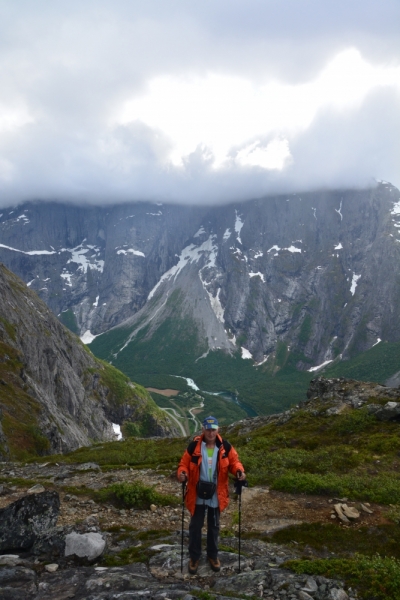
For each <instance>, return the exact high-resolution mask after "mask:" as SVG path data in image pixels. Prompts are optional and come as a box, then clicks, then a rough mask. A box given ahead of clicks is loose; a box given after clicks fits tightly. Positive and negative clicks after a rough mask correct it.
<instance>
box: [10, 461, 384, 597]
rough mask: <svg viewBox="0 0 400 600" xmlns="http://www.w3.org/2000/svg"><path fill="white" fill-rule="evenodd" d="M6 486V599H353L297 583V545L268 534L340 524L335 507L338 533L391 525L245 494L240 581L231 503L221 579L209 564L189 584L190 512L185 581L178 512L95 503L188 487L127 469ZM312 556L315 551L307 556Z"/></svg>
mask: <svg viewBox="0 0 400 600" xmlns="http://www.w3.org/2000/svg"><path fill="white" fill-rule="evenodd" d="M0 478H1V481H2V482H3V483H2V484H0V599H1V600H3V599H4V600H6V599H10V600H11V598H12V599H13V600H14V599H19V598H21V600H22V599H24V600H25V599H26V598H32V599H34V600H39V599H44V598H52V599H54V600H58V599H60V600H61V599H67V598H74V599H77V600H78V599H87V600H111V599H114V598H119V599H121V600H127V599H128V598H129V599H130V598H139V597H140V598H152V599H154V600H162V599H165V600H166V599H168V598H185V600H190V598H192V597H199V594H200V596H201V593H203V594H204V592H208V593H209V594H211V597H214V596H215V597H217V598H221V599H222V598H233V597H241V596H242V595H250V596H255V597H259V598H261V597H265V598H271V599H276V600H277V599H282V598H285V599H288V600H294V599H300V600H307V599H310V598H315V599H317V600H346V599H347V598H356V593H355V592H354V591H352V590H346V591H345V590H344V589H343V584H342V583H341V582H337V581H332V580H327V579H325V578H323V577H315V578H313V577H307V576H305V575H295V574H294V573H292V572H291V571H289V570H287V569H284V568H282V567H281V565H282V564H283V563H284V562H285V561H286V560H288V559H291V558H296V557H299V556H300V551H299V550H297V549H296V545H295V544H291V545H290V547H288V546H279V545H277V544H275V543H271V542H270V541H269V540H268V534H271V533H273V532H274V531H276V530H278V529H282V528H284V527H286V526H288V525H291V524H296V523H301V522H308V523H311V522H325V523H327V522H331V521H333V520H335V521H338V519H339V518H340V519H341V517H340V515H339V513H340V512H341V509H338V508H337V507H338V506H341V507H343V506H345V507H347V509H348V510H350V513H349V514H351V511H353V513H354V514H353V517H352V518H351V519H349V520H348V524H347V525H346V523H341V526H348V527H359V526H361V525H366V524H367V525H369V526H374V525H377V524H380V523H384V522H385V514H384V510H383V509H382V508H381V507H380V506H378V505H368V506H365V505H364V506H363V507H361V506H360V505H359V504H355V503H351V502H348V501H347V499H343V498H342V499H334V498H327V497H318V496H300V495H299V496H295V495H291V494H284V493H279V492H275V491H271V490H269V489H268V488H266V487H253V488H248V489H244V491H243V496H242V503H241V524H242V526H241V531H242V534H243V535H242V539H241V571H240V573H239V572H238V566H239V565H238V537H237V530H238V525H237V516H238V502H235V500H234V499H233V500H232V501H231V504H230V506H229V507H228V509H227V510H226V511H225V512H224V513H223V514H222V516H221V549H222V551H221V553H220V559H221V564H222V568H221V571H220V572H219V573H214V572H212V571H211V570H210V568H209V566H208V565H207V564H206V562H205V560H204V559H203V561H202V562H201V565H200V568H199V571H198V574H197V575H196V576H190V575H189V574H188V572H187V560H188V556H187V550H186V545H187V527H188V523H189V513H188V512H187V511H186V510H185V513H184V538H185V539H184V555H183V571H182V572H181V518H182V511H181V506H180V505H179V504H178V505H177V506H175V507H171V506H166V507H161V506H160V507H158V506H155V505H152V506H151V507H150V509H149V510H135V509H124V508H118V507H116V506H114V505H112V504H111V503H109V502H106V503H100V502H95V501H94V500H93V499H92V498H91V495H90V494H91V491H93V490H100V489H101V488H103V487H105V486H108V485H110V484H111V483H116V482H135V481H136V482H137V481H141V482H143V483H144V484H146V485H151V486H155V489H156V490H157V491H158V492H162V493H168V494H173V495H176V496H177V497H178V498H179V499H180V498H181V487H180V485H179V484H177V482H176V480H175V478H174V477H173V475H172V474H171V476H165V475H162V474H159V473H157V471H153V470H139V471H137V470H132V469H129V468H126V469H123V470H112V471H105V472H103V471H102V470H101V468H100V467H99V466H98V465H97V464H95V463H86V464H79V465H77V464H75V465H65V464H60V465H57V464H54V463H48V464H30V465H25V466H23V465H21V464H17V463H2V464H1V465H0ZM24 480H25V483H24ZM74 492H75V493H74ZM232 492H233V489H232ZM33 505H34V506H33ZM43 506H44V509H43ZM13 507H14V508H13ZM38 507H39V508H38ZM345 510H346V509H345ZM24 511H25V512H24ZM30 511H31V512H30ZM32 511H33V513H32ZM35 511H36V512H35ZM10 515H11V516H10ZM21 515H22V516H21ZM24 515H25V516H24ZM356 515H358V516H356ZM21 519H22V520H21ZM32 527H33V537H32ZM13 528H14V529H13ZM29 535H31V541H30V542H29V543H28V542H26V543H25V545H24V544H23V543H21V541H18V540H21V539H25V541H26V540H27V539H28V538H29ZM10 540H12V541H11V542H10ZM308 553H309V554H311V555H312V554H313V551H312V550H311V549H308ZM301 555H302V556H304V555H305V552H304V550H303V551H302V553H301ZM119 563H121V564H119ZM126 563H129V564H126ZM203 597H204V596H203Z"/></svg>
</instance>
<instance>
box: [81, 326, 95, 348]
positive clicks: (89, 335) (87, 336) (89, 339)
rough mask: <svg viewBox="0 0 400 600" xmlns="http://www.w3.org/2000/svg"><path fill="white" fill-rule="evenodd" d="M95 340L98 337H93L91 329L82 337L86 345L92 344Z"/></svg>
mask: <svg viewBox="0 0 400 600" xmlns="http://www.w3.org/2000/svg"><path fill="white" fill-rule="evenodd" d="M95 338H97V335H93V334H92V333H90V329H87V330H86V331H85V333H84V334H83V335H82V336H81V341H82V342H83V343H84V344H86V345H88V344H91V343H92V342H93V340H94V339H95Z"/></svg>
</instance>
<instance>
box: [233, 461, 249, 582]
mask: <svg viewBox="0 0 400 600" xmlns="http://www.w3.org/2000/svg"><path fill="white" fill-rule="evenodd" d="M241 474H242V471H238V472H237V473H236V476H237V477H240V476H241ZM247 486H248V483H247V481H246V480H244V481H240V480H239V479H236V481H235V494H237V495H238V496H239V532H238V533H239V544H238V546H239V547H238V550H239V573H240V539H241V529H242V523H241V521H242V488H244V487H247Z"/></svg>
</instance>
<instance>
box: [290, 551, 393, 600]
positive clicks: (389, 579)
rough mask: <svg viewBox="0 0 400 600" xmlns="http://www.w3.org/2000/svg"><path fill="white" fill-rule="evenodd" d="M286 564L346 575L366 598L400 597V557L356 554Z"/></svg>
mask: <svg viewBox="0 0 400 600" xmlns="http://www.w3.org/2000/svg"><path fill="white" fill-rule="evenodd" d="M285 566H286V567H288V568H290V569H292V570H293V571H295V572H296V573H308V574H310V575H323V576H324V577H332V578H339V579H344V580H345V582H346V583H347V585H349V586H352V587H357V590H358V591H359V592H360V594H361V597H362V598H366V599H371V598H373V599H374V600H400V561H399V560H398V559H396V558H389V557H387V558H385V557H381V556H379V555H375V556H374V557H372V558H370V557H367V556H362V555H356V556H354V557H353V558H348V559H347V558H331V559H319V560H292V561H288V562H287V563H285Z"/></svg>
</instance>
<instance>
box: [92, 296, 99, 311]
mask: <svg viewBox="0 0 400 600" xmlns="http://www.w3.org/2000/svg"><path fill="white" fill-rule="evenodd" d="M99 298H100V296H96V300H95V301H94V302H93V306H94V307H95V308H97V307H98V305H99Z"/></svg>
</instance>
